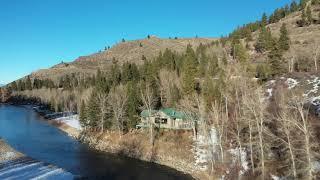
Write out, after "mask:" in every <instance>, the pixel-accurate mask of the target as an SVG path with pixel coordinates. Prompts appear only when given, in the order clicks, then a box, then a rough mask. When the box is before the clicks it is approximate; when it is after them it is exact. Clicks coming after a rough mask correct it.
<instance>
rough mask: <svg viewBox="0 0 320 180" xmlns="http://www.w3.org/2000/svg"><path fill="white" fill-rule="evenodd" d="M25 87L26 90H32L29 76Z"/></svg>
mask: <svg viewBox="0 0 320 180" xmlns="http://www.w3.org/2000/svg"><path fill="white" fill-rule="evenodd" d="M26 89H27V90H32V83H31V79H30V76H28V77H27V80H26Z"/></svg>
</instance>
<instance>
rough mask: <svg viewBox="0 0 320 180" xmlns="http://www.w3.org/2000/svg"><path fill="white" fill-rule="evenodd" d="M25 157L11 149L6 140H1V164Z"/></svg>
mask: <svg viewBox="0 0 320 180" xmlns="http://www.w3.org/2000/svg"><path fill="white" fill-rule="evenodd" d="M23 156H24V155H23V154H21V153H20V152H17V151H16V150H14V149H13V148H12V147H10V146H9V145H8V144H7V143H6V142H5V141H4V140H2V139H0V163H2V162H5V161H10V160H15V159H18V158H21V157H23Z"/></svg>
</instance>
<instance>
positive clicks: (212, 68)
mask: <svg viewBox="0 0 320 180" xmlns="http://www.w3.org/2000/svg"><path fill="white" fill-rule="evenodd" d="M208 66H209V67H208V70H207V71H206V74H207V76H209V77H214V76H216V75H217V74H218V71H219V60H218V57H217V55H213V57H212V58H211V59H210V60H209V63H208Z"/></svg>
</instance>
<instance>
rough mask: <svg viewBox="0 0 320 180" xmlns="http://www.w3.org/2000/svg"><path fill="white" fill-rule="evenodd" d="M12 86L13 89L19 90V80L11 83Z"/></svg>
mask: <svg viewBox="0 0 320 180" xmlns="http://www.w3.org/2000/svg"><path fill="white" fill-rule="evenodd" d="M10 87H11V89H12V91H18V85H17V82H16V81H13V82H12V83H11V84H10Z"/></svg>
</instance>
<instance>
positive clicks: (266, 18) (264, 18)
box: [261, 13, 268, 27]
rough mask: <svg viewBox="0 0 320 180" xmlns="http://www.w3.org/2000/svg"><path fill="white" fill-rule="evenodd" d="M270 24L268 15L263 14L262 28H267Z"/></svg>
mask: <svg viewBox="0 0 320 180" xmlns="http://www.w3.org/2000/svg"><path fill="white" fill-rule="evenodd" d="M267 24H268V17H267V15H266V13H263V15H262V18H261V27H265V26H266V25H267Z"/></svg>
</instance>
